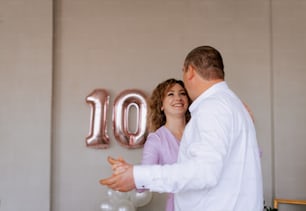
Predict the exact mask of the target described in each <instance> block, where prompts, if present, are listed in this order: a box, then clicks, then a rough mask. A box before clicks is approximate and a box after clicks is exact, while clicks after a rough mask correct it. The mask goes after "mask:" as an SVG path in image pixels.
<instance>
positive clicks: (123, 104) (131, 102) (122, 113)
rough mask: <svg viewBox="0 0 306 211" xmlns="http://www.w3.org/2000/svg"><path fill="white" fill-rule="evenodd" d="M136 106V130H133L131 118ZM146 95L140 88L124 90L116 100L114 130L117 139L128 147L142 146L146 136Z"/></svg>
mask: <svg viewBox="0 0 306 211" xmlns="http://www.w3.org/2000/svg"><path fill="white" fill-rule="evenodd" d="M133 108H135V111H136V118H135V126H136V127H135V128H136V129H135V130H134V131H132V130H131V129H130V128H131V125H129V124H130V122H131V121H129V120H131V119H133V118H132V117H133V116H132V115H131V113H132V109H133ZM146 115H147V102H146V95H145V94H144V93H143V92H142V91H140V90H135V89H133V90H124V91H123V92H121V93H120V94H119V95H118V96H117V97H116V99H115V101H114V107H113V131H114V136H115V138H116V140H117V141H118V142H119V143H120V144H121V145H122V146H124V147H126V148H140V147H142V146H143V144H144V142H145V136H146Z"/></svg>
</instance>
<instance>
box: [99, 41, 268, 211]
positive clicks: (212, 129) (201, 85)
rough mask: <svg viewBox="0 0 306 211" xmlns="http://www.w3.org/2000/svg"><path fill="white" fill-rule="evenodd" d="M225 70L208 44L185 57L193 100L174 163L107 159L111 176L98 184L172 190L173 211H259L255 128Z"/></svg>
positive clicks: (185, 74)
mask: <svg viewBox="0 0 306 211" xmlns="http://www.w3.org/2000/svg"><path fill="white" fill-rule="evenodd" d="M223 68H224V66H223V60H222V57H221V54H220V53H219V52H218V51H217V50H216V49H214V48H213V47H210V46H200V47H197V48H195V49H193V50H192V51H191V52H190V53H189V54H188V55H187V57H186V59H185V62H184V67H183V81H184V84H185V86H186V89H187V91H188V94H189V96H190V98H191V99H192V100H193V102H192V104H191V106H190V108H189V110H190V113H191V120H190V121H189V123H188V124H187V126H186V127H185V130H184V134H183V137H182V140H181V144H180V150H179V155H178V161H177V163H175V164H172V165H164V166H158V165H152V166H137V165H135V166H133V165H130V164H128V163H126V162H125V161H123V160H122V159H118V160H115V159H112V158H109V162H110V163H111V164H112V168H113V175H112V176H111V177H110V178H107V179H103V180H101V181H100V183H101V184H103V185H107V186H108V187H110V188H112V189H115V190H119V191H130V190H132V189H134V188H146V189H149V190H150V191H156V192H173V193H175V210H177V211H189V210H191V209H192V210H193V211H245V210H248V211H262V210H263V193H262V175H261V165H260V155H259V150H258V144H257V140H256V132H255V128H254V125H253V121H252V119H251V117H250V115H249V113H248V111H247V110H246V108H245V106H244V104H243V103H242V102H241V101H240V99H239V98H238V97H237V96H236V95H235V94H234V93H233V92H232V91H231V90H230V89H229V87H228V86H227V84H226V82H225V81H224V70H223Z"/></svg>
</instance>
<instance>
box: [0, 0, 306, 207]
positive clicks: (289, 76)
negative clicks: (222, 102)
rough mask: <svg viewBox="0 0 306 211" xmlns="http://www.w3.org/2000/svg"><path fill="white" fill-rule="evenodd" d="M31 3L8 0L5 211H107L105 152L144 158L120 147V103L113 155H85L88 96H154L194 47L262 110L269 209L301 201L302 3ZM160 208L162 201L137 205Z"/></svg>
mask: <svg viewBox="0 0 306 211" xmlns="http://www.w3.org/2000/svg"><path fill="white" fill-rule="evenodd" d="M24 2H25V1H22V0H3V1H1V2H0V38H1V39H0V46H1V48H0V71H1V77H0V87H1V89H0V96H1V104H0V116H1V118H0V210H1V211H2V210H5V211H13V210H21V209H22V210H29V211H33V210H37V211H38V210H39V211H42V210H54V211H67V210H99V204H100V203H101V200H102V198H103V197H105V194H106V193H105V192H106V188H105V187H102V186H100V185H99V184H98V180H99V179H100V178H103V177H106V176H108V175H110V168H109V165H108V164H107V163H106V161H105V159H106V157H107V156H108V155H113V156H123V157H124V158H126V160H128V161H129V162H132V163H139V161H140V158H141V151H142V150H141V149H135V150H131V149H125V148H123V147H121V146H120V145H119V144H118V143H117V142H116V141H115V138H114V136H113V132H112V122H111V112H112V107H111V108H110V109H109V111H108V114H107V115H108V121H107V124H108V133H109V135H110V140H111V145H110V148H109V149H104V150H94V149H90V148H87V147H86V146H85V137H86V136H87V135H88V132H89V118H90V108H89V106H88V104H86V102H85V97H86V96H87V95H88V94H89V93H90V92H91V91H92V90H93V89H96V88H104V89H107V90H108V91H109V92H110V105H112V104H113V101H114V99H115V97H116V96H117V95H118V94H119V93H120V92H121V91H123V90H125V89H130V88H137V89H141V90H143V91H145V92H146V93H147V94H150V92H151V90H152V89H153V88H154V86H155V85H156V84H157V83H159V82H160V81H162V80H164V79H166V78H169V77H176V78H180V77H181V71H180V70H181V66H182V62H183V59H184V57H185V55H186V53H187V52H188V51H189V50H191V49H192V48H193V47H195V46H198V45H212V46H215V47H216V48H218V49H219V50H220V51H221V52H222V54H223V57H224V62H225V71H226V79H227V81H228V83H229V84H230V86H231V87H232V88H233V89H234V90H235V91H236V92H237V94H239V95H240V96H241V98H242V100H244V101H245V102H246V103H248V104H249V106H250V107H251V108H252V110H253V112H254V114H255V123H256V128H257V135H258V140H259V144H260V146H261V148H262V150H263V157H262V165H263V176H264V186H265V187H264V190H265V199H266V200H267V202H268V204H269V203H270V202H271V200H272V198H273V197H283V198H294V199H303V197H304V196H305V194H306V193H305V190H306V188H305V184H304V178H305V177H306V167H305V162H304V161H305V160H306V155H305V153H304V149H305V142H304V139H305V137H306V134H305V130H304V124H305V121H306V113H305V112H304V108H305V107H306V106H305V103H306V98H305V95H304V93H303V90H305V86H306V85H305V79H306V73H305V72H306V71H305V68H304V67H305V66H306V64H305V63H306V61H305V59H304V57H305V53H306V50H305V49H306V48H305V47H306V46H305V44H304V43H306V42H305V39H306V36H305V33H306V27H305V23H304V20H305V18H306V17H305V16H306V14H305V12H304V11H305V9H306V3H304V1H302V0H290V1H288V0H278V1H274V0H271V1H267V0H259V1H254V0H247V1H246V0H216V1H208V0H199V1H196V0H193V1H171V0H167V1H164V0H163V1H161V0H160V1H137V0H130V1H119V0H115V1H104V0H101V1H95V0H87V1H81V0H62V1H61V0H58V1H46V0H45V1H39V0H29V1H27V2H26V3H24ZM53 6H54V13H52V9H53ZM53 20H54V34H53V32H52V26H53V23H52V21H53ZM52 44H53V48H52ZM52 55H53V56H54V57H53V58H52ZM52 61H53V62H52ZM51 115H52V116H51ZM51 117H52V118H51ZM50 152H51V153H50ZM304 199H305V198H304ZM163 206H164V199H163V198H162V196H161V195H159V194H154V195H153V199H152V201H151V203H150V204H149V205H148V206H146V207H144V208H140V209H139V210H147V211H155V210H162V207H163ZM289 209H291V210H298V209H297V208H296V209H295V208H293V207H291V206H290V208H289ZM287 210H288V209H287Z"/></svg>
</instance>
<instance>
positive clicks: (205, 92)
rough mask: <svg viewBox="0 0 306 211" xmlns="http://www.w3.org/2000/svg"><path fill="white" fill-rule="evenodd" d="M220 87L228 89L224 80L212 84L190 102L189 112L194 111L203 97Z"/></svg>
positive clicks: (220, 88)
mask: <svg viewBox="0 0 306 211" xmlns="http://www.w3.org/2000/svg"><path fill="white" fill-rule="evenodd" d="M222 89H228V86H227V83H226V82H225V81H221V82H219V83H216V84H214V85H213V86H211V87H210V88H208V89H207V90H206V91H204V92H203V93H202V94H201V95H200V96H198V97H197V98H196V99H195V100H194V101H193V102H192V104H191V105H190V107H189V111H190V112H192V111H194V110H195V109H196V108H197V107H198V105H199V104H200V102H202V101H203V100H204V99H205V98H207V97H209V96H211V95H212V94H214V93H216V92H217V91H218V90H222Z"/></svg>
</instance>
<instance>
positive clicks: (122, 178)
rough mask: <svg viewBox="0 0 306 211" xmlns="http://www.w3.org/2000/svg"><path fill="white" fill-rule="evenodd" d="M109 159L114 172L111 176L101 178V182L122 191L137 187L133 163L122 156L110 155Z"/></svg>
mask: <svg viewBox="0 0 306 211" xmlns="http://www.w3.org/2000/svg"><path fill="white" fill-rule="evenodd" d="M107 160H108V162H109V163H110V164H111V165H112V170H113V174H112V176H111V177H109V178H106V179H101V180H100V184H101V185H106V186H108V187H109V188H111V189H113V190H117V191H121V192H128V191H131V190H133V189H135V188H136V186H135V182H134V177H133V165H131V164H129V163H127V162H125V161H124V160H123V159H122V158H119V159H114V158H112V157H108V159H107Z"/></svg>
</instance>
